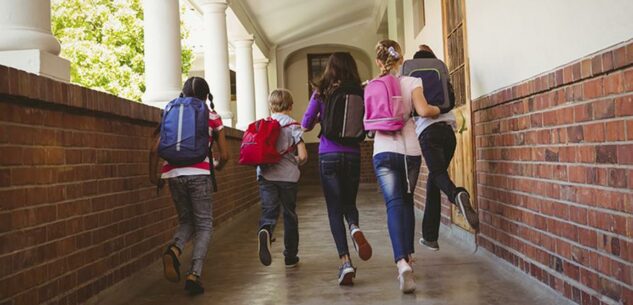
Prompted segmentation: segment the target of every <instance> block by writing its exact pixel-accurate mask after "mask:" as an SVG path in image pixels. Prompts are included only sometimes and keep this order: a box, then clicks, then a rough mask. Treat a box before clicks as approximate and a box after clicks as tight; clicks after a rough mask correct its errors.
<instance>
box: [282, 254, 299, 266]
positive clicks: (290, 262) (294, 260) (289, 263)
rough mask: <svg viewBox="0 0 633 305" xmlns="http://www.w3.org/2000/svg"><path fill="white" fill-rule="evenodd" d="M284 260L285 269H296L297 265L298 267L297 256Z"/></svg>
mask: <svg viewBox="0 0 633 305" xmlns="http://www.w3.org/2000/svg"><path fill="white" fill-rule="evenodd" d="M284 260H285V263H286V268H294V267H297V265H299V257H298V256H295V257H286V258H285V259H284Z"/></svg>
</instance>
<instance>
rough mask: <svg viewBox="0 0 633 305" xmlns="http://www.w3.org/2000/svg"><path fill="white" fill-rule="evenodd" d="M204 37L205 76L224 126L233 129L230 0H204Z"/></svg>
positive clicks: (201, 2)
mask: <svg viewBox="0 0 633 305" xmlns="http://www.w3.org/2000/svg"><path fill="white" fill-rule="evenodd" d="M199 4H200V7H201V8H202V14H203V24H204V29H205V31H206V32H205V34H204V41H203V44H204V76H205V79H206V80H207V82H208V83H209V87H210V89H211V94H213V104H215V109H216V111H217V112H218V114H219V115H220V116H222V120H223V123H224V125H226V126H233V114H232V113H231V108H230V106H231V104H230V103H231V79H230V76H229V46H228V38H227V34H226V8H227V7H228V4H227V2H226V0H200V1H199Z"/></svg>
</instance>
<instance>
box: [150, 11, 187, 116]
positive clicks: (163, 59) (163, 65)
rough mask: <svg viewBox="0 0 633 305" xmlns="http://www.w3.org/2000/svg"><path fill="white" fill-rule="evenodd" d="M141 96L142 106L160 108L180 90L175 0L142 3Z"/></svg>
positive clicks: (180, 74) (178, 14)
mask: <svg viewBox="0 0 633 305" xmlns="http://www.w3.org/2000/svg"><path fill="white" fill-rule="evenodd" d="M143 10H144V16H145V17H144V18H145V20H144V21H143V26H144V30H145V42H144V43H145V87H146V90H145V94H144V95H143V98H142V100H143V102H144V103H146V104H149V105H153V106H156V107H160V108H162V107H164V106H165V104H167V103H168V102H169V101H171V100H172V99H174V98H177V97H178V95H179V94H180V91H181V90H182V88H181V86H182V59H181V52H182V50H181V46H180V7H179V4H178V0H160V1H156V0H144V1H143Z"/></svg>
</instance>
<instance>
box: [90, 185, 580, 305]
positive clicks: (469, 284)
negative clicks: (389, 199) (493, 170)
mask: <svg viewBox="0 0 633 305" xmlns="http://www.w3.org/2000/svg"><path fill="white" fill-rule="evenodd" d="M299 192H300V196H299V197H300V199H299V203H298V213H299V226H300V246H299V256H300V257H301V263H300V265H299V267H297V268H296V269H289V270H286V268H285V266H284V262H283V255H282V254H281V253H282V251H283V235H282V232H283V229H282V228H281V226H279V227H278V229H277V233H276V236H277V237H278V240H277V241H276V242H275V243H273V247H272V248H273V263H272V265H271V266H269V267H264V266H262V265H261V264H260V262H259V259H258V257H257V253H256V249H257V244H256V229H257V219H258V216H259V207H254V208H253V209H250V210H249V211H247V212H245V213H244V214H242V215H239V216H238V217H237V218H236V219H235V220H233V221H231V222H230V223H228V224H226V225H224V226H223V227H222V228H220V229H219V230H217V231H216V233H215V235H214V238H213V241H212V246H211V248H210V250H209V255H208V257H207V263H206V265H205V269H204V274H203V281H204V285H205V288H206V290H207V291H206V293H205V294H203V295H201V296H197V297H190V296H188V295H186V294H185V292H184V290H183V283H179V284H173V283H170V282H167V281H166V280H164V279H163V278H162V269H161V268H162V265H161V264H160V262H156V263H155V264H153V265H152V266H151V267H149V268H147V269H146V270H144V271H143V272H141V273H139V274H137V275H135V276H133V277H132V278H131V279H128V280H126V281H124V282H123V283H120V284H119V285H117V286H115V287H113V288H111V289H109V290H106V291H105V292H104V293H102V294H100V295H98V296H96V297H95V298H94V299H92V300H91V302H90V304H98V305H119V304H134V305H150V304H152V305H163V304H165V305H167V304H174V305H189V304H191V305H194V304H224V305H229V304H248V305H284V304H315V305H316V304H325V305H335V304H350V305H351V304H363V305H366V304H381V305H382V304H429V305H430V304H451V305H452V304H459V305H475V304H481V305H483V304H486V305H492V304H499V305H513V304H526V305H527V304H529V305H533V304H560V305H563V304H565V305H567V304H570V303H569V302H568V301H566V300H564V299H562V298H561V297H560V296H558V295H556V294H555V293H553V292H552V291H551V290H549V289H548V288H545V287H544V286H542V285H540V284H538V283H536V282H535V281H534V280H532V279H529V278H528V277H527V276H525V275H523V274H521V273H520V272H518V271H513V270H512V269H510V268H508V267H505V263H504V262H502V261H501V260H500V259H494V258H491V257H490V256H489V255H487V254H482V253H478V254H471V252H472V248H471V247H467V246H463V245H461V244H459V242H457V241H456V240H451V238H448V237H447V236H442V238H441V239H440V247H441V251H439V252H432V251H429V250H427V249H423V248H421V247H419V245H417V238H419V237H417V238H416V258H417V263H416V264H415V265H414V270H415V275H416V281H417V291H416V293H415V294H411V295H403V294H402V293H401V292H400V291H399V290H398V282H397V280H396V276H397V274H396V268H395V265H394V263H393V261H392V252H391V243H390V241H389V237H388V233H387V225H386V215H385V208H384V202H383V199H382V195H381V194H379V193H378V192H376V188H375V186H373V185H372V186H371V187H364V188H363V190H361V192H360V194H359V200H358V201H359V210H360V217H361V218H360V221H361V227H362V228H363V229H364V232H365V234H366V235H367V237H368V239H369V241H370V243H371V244H372V246H373V248H374V256H373V257H372V259H371V260H369V261H368V262H364V261H361V260H360V259H358V257H357V256H356V255H355V253H354V256H353V261H354V263H355V264H356V266H357V267H358V272H357V277H356V280H355V285H354V286H353V287H340V286H338V285H337V282H336V276H337V272H338V264H339V261H338V257H337V254H336V248H335V246H334V241H333V239H332V236H331V234H330V229H329V226H328V220H327V214H326V209H325V201H324V198H323V196H322V194H321V191H320V188H317V187H303V188H300V191H299ZM417 227H418V228H419V227H420V220H419V219H418V223H417ZM480 252H482V250H480ZM185 257H186V258H188V257H190V254H189V253H186V255H185ZM183 265H184V266H188V261H185V262H183Z"/></svg>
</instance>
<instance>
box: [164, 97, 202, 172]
mask: <svg viewBox="0 0 633 305" xmlns="http://www.w3.org/2000/svg"><path fill="white" fill-rule="evenodd" d="M158 155H159V156H160V157H161V158H163V159H164V160H165V161H167V162H168V163H169V164H170V165H175V166H185V165H192V164H196V163H199V162H202V161H204V159H205V158H206V157H207V156H208V155H209V111H208V110H207V105H206V104H205V102H204V101H201V100H199V99H197V98H194V97H180V98H177V99H175V100H173V101H171V102H169V104H167V106H165V111H164V112H163V120H162V123H161V128H160V142H159V144H158Z"/></svg>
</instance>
